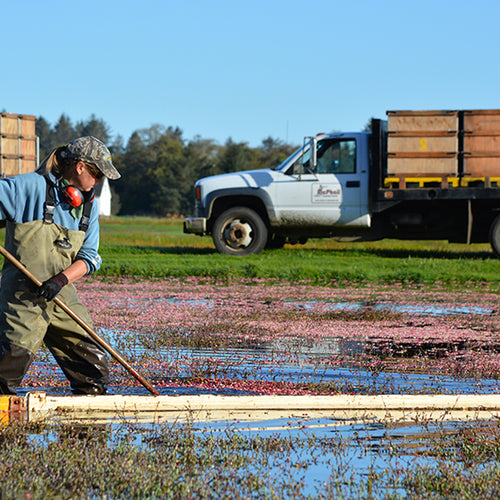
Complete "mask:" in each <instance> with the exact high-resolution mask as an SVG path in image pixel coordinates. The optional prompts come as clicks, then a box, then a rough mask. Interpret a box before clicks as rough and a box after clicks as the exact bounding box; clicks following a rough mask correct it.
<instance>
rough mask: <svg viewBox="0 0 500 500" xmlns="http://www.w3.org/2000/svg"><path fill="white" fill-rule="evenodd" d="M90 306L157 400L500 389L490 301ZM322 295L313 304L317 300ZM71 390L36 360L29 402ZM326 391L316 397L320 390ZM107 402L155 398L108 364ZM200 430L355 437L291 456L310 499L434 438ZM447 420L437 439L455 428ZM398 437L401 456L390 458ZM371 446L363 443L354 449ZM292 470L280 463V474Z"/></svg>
mask: <svg viewBox="0 0 500 500" xmlns="http://www.w3.org/2000/svg"><path fill="white" fill-rule="evenodd" d="M82 297H83V298H84V300H85V301H86V303H87V304H88V307H89V310H90V312H91V315H92V317H93V318H94V321H95V327H96V330H97V331H98V333H99V334H100V335H102V336H103V337H104V338H105V339H106V340H107V341H108V342H110V343H111V344H112V345H113V346H114V347H115V348H116V349H117V350H118V352H120V353H121V354H122V355H123V356H124V357H125V358H126V359H128V360H129V361H130V362H131V364H132V365H133V366H134V368H136V369H137V370H138V371H139V372H140V373H141V374H142V375H144V376H145V377H146V378H147V379H148V380H151V381H152V382H153V384H154V385H155V386H156V388H157V389H158V390H159V392H160V393H161V394H187V395H189V394H303V393H309V392H310V393H312V394H314V393H320V394H322V393H325V394H328V393H340V394H342V393H348V394H436V393H437V394H439V393H447V394H475V393H478V394H486V393H500V384H499V376H498V373H499V371H498V367H499V365H500V357H499V347H498V346H499V344H500V336H499V332H500V321H499V316H498V307H497V304H498V297H497V295H495V294H491V293H487V292H483V291H478V292H477V293H475V292H474V293H473V292H471V291H469V290H466V291H464V292H463V293H462V294H457V293H455V292H454V293H451V294H450V293H448V292H446V291H441V290H437V291H436V290H434V289H431V290H427V289H404V290H403V289H398V288H397V287H388V288H384V287H381V288H376V287H375V288H374V287H370V288H367V289H359V288H357V289H355V290H340V289H334V288H331V289H327V288H314V289H311V288H310V287H305V286H304V287H301V286H293V287H283V286H280V287H272V286H269V285H266V284H265V283H264V284H262V285H261V284H259V285H255V284H254V285H252V286H250V287H249V286H244V285H243V286H242V285H235V286H225V287H217V286H214V285H212V284H200V283H192V284H190V283H185V282H183V283H180V282H176V281H172V280H170V281H169V280H166V281H164V282H163V281H158V282H147V283H144V282H138V283H136V282H128V281H124V282H123V283H103V284H102V286H101V287H100V289H96V287H95V286H93V283H91V282H89V285H88V286H84V287H83V290H82ZM311 297H314V300H311ZM32 390H45V391H46V392H48V393H52V394H60V395H62V394H70V391H69V388H68V386H67V383H66V381H65V379H64V376H63V374H62V372H61V370H60V369H59V367H57V365H55V364H54V362H53V360H52V359H51V357H50V355H49V354H48V353H47V352H41V353H40V354H39V356H38V357H37V361H36V363H34V364H33V366H32V368H31V369H30V372H29V373H28V376H27V377H26V379H25V381H24V384H23V387H22V388H21V389H20V391H19V392H20V394H25V393H26V392H29V391H32ZM317 391H319V392H317ZM109 392H110V393H111V394H135V395H140V394H148V391H147V389H145V388H144V387H142V386H141V385H140V384H139V383H137V382H136V381H134V379H133V377H132V376H131V375H130V374H128V372H126V371H125V370H124V369H123V368H121V367H120V366H119V365H117V364H116V363H112V381H111V384H110V386H109ZM194 425H195V428H196V431H197V432H199V433H204V432H214V433H219V432H221V433H224V432H227V431H228V430H229V431H234V432H238V433H243V434H245V435H255V434H257V435H259V436H262V437H271V436H275V435H279V436H283V437H286V436H294V437H297V436H301V437H304V439H307V438H308V437H310V436H312V437H313V438H314V439H318V440H319V439H322V438H339V437H340V438H342V439H345V440H351V441H350V444H349V445H348V446H347V447H346V450H345V451H344V452H343V453H341V454H335V453H329V452H328V450H326V451H325V453H324V454H323V455H321V454H320V455H319V456H318V455H316V456H312V453H313V450H312V449H308V448H307V446H306V447H305V448H304V449H301V450H299V451H297V452H296V453H295V455H293V456H291V457H289V459H290V460H292V461H296V462H300V461H301V460H302V461H303V462H304V463H305V462H307V463H308V466H307V467H306V468H302V469H301V468H298V469H297V471H296V474H297V480H299V479H300V480H302V479H304V481H305V484H306V486H305V488H304V491H305V493H306V494H308V493H309V494H311V495H314V494H315V492H316V488H317V486H318V484H321V483H322V482H325V481H328V480H329V479H331V475H332V471H339V470H341V471H344V472H345V474H346V475H347V476H349V477H354V478H355V477H358V478H362V477H363V476H364V475H365V474H366V473H367V471H368V470H378V471H383V470H385V469H387V468H391V467H395V464H397V466H398V467H403V468H404V465H405V464H410V463H414V462H415V460H417V459H418V460H422V461H425V460H428V459H426V458H418V453H417V454H416V452H415V450H417V451H418V448H419V447H421V446H426V443H429V442H431V441H432V439H433V429H432V428H431V427H432V425H431V424H429V423H427V424H426V425H417V424H416V423H415V424H406V425H404V426H403V425H401V426H391V425H383V424H381V423H377V422H364V423H362V424H360V423H346V422H342V421H338V420H334V419H332V418H319V419H314V418H310V419H304V418H302V417H294V418H288V419H278V420H261V421H257V422H248V421H238V420H235V419H232V420H231V421H219V422H197V423H195V424H194ZM454 426H455V424H454V423H453V422H447V423H442V424H440V428H439V430H436V432H448V431H452V430H453V429H454ZM388 439H389V440H391V442H392V444H391V446H393V447H396V448H397V453H396V454H395V455H394V454H391V453H386V452H384V451H383V446H384V443H386V442H387V440H388ZM360 442H361V443H362V445H360V444H359V443H360ZM282 466H283V464H282V463H281V462H280V461H279V460H278V459H276V474H279V473H280V467H282Z"/></svg>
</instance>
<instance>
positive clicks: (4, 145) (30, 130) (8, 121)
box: [0, 113, 38, 177]
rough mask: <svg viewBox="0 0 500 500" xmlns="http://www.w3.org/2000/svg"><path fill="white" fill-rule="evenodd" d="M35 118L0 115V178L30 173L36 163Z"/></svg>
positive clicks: (9, 114)
mask: <svg viewBox="0 0 500 500" xmlns="http://www.w3.org/2000/svg"><path fill="white" fill-rule="evenodd" d="M35 120H36V117H35V116H31V115H17V114H12V113H0V177H11V176H13V175H18V174H23V173H26V172H32V171H34V170H35V169H36V166H37V161H38V154H37V149H38V143H37V138H36V134H35Z"/></svg>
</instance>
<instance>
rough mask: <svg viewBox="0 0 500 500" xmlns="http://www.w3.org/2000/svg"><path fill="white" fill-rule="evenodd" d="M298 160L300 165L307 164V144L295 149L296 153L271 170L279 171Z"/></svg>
mask: <svg viewBox="0 0 500 500" xmlns="http://www.w3.org/2000/svg"><path fill="white" fill-rule="evenodd" d="M301 157H302V158H301ZM298 158H300V163H304V162H306V163H307V162H308V161H309V143H308V144H305V145H304V146H302V147H301V148H299V149H297V151H295V152H294V153H292V154H291V155H290V156H289V157H288V158H287V159H286V160H284V161H282V162H281V163H280V164H279V165H278V166H277V167H274V168H273V169H272V170H281V169H282V168H283V167H285V166H288V165H291V164H293V163H295V162H296V161H297V159H298Z"/></svg>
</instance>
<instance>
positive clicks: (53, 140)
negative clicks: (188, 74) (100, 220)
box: [36, 114, 297, 217]
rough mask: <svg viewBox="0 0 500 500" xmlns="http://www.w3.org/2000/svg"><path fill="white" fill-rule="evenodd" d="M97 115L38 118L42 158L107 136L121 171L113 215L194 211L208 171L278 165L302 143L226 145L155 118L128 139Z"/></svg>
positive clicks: (274, 141)
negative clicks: (197, 187) (197, 185)
mask: <svg viewBox="0 0 500 500" xmlns="http://www.w3.org/2000/svg"><path fill="white" fill-rule="evenodd" d="M110 130H111V129H110V127H109V126H108V125H107V124H106V122H105V121H104V120H102V119H100V118H97V117H96V116H95V115H91V116H90V118H89V119H88V120H85V121H80V122H77V123H76V124H74V125H73V123H72V121H71V120H70V118H69V117H68V116H67V115H65V114H62V115H61V117H60V118H59V119H58V121H57V122H56V123H55V124H54V125H53V126H52V125H50V124H49V123H48V121H47V120H45V118H43V117H39V118H37V120H36V133H37V135H38V137H39V142H40V159H41V160H42V159H43V158H44V157H45V156H46V155H47V154H49V153H50V151H51V150H52V149H53V148H54V147H57V146H60V145H61V144H66V143H68V142H70V141H71V140H72V139H74V138H76V137H80V136H85V135H92V136H94V137H97V138H98V139H100V140H101V141H103V142H104V143H105V144H106V145H107V146H108V148H109V149H110V151H111V154H112V155H113V163H114V164H115V166H116V167H117V168H118V170H119V171H120V173H121V174H122V177H121V178H120V179H118V180H116V181H113V182H112V183H110V186H111V189H112V194H113V198H112V199H113V206H112V212H113V214H114V215H153V216H160V217H165V216H168V215H174V214H175V215H189V214H192V213H193V209H194V182H195V181H196V180H197V179H199V178H201V177H206V176H208V175H215V174H223V173H228V172H236V171H241V170H250V169H261V168H266V167H269V168H270V167H274V166H276V165H278V164H279V163H280V162H281V161H283V160H284V159H285V158H286V157H287V156H289V155H290V154H291V153H292V152H293V151H294V150H295V149H296V148H297V146H295V145H291V144H286V143H284V142H283V141H280V140H277V139H273V138H272V137H267V138H266V139H264V140H263V141H262V144H261V145H260V146H258V147H250V146H249V145H248V143H246V142H234V141H233V140H232V139H231V138H229V139H227V141H226V142H225V144H224V145H220V144H218V143H217V142H216V141H214V140H212V139H204V138H201V137H199V136H197V137H195V138H194V139H190V140H187V139H185V138H184V137H183V132H182V130H181V129H180V128H178V127H172V126H169V127H165V126H163V125H159V124H155V125H152V126H151V127H149V128H144V129H139V130H136V131H134V132H133V133H132V135H131V136H130V138H129V139H128V141H127V143H126V144H125V143H124V140H123V138H122V137H121V136H116V137H112V136H111V133H110Z"/></svg>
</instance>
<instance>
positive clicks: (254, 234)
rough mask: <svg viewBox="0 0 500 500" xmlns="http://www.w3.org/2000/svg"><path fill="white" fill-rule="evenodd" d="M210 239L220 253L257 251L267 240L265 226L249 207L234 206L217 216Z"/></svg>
mask: <svg viewBox="0 0 500 500" xmlns="http://www.w3.org/2000/svg"><path fill="white" fill-rule="evenodd" d="M212 239H213V240H214V245H215V248H217V250H218V251H219V252H220V253H226V254H229V255H249V254H251V253H259V252H260V251H261V250H262V249H263V248H264V247H265V245H266V242H267V227H266V225H265V224H264V221H263V220H262V218H261V217H260V216H259V215H258V214H257V212H255V211H254V210H252V209H251V208H247V207H234V208H230V209H229V210H226V211H225V212H222V213H221V214H220V215H219V217H217V219H216V220H215V223H214V226H213V228H212Z"/></svg>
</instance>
